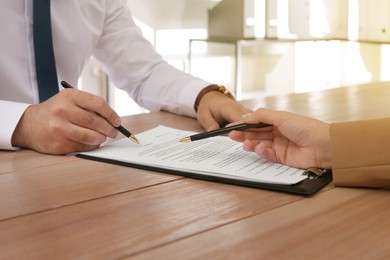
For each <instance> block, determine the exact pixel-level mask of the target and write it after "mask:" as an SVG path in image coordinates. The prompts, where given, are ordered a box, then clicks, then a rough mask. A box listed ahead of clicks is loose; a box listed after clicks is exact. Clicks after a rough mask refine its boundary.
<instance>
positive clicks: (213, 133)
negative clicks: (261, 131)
mask: <svg viewBox="0 0 390 260" xmlns="http://www.w3.org/2000/svg"><path fill="white" fill-rule="evenodd" d="M267 126H271V125H270V124H265V123H258V124H239V125H234V126H230V127H222V128H219V129H217V130H213V131H209V132H204V133H200V134H195V135H191V136H188V137H184V138H182V139H180V142H192V141H196V140H201V139H205V138H209V137H213V136H217V135H222V134H227V133H229V132H231V131H233V130H245V129H249V128H262V127H267Z"/></svg>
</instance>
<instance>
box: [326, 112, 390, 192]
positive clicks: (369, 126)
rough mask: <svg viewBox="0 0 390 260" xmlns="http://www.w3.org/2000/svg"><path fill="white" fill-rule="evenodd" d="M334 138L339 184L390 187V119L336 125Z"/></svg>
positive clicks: (335, 170)
mask: <svg viewBox="0 0 390 260" xmlns="http://www.w3.org/2000/svg"><path fill="white" fill-rule="evenodd" d="M330 135H331V140H332V160H333V161H332V165H333V168H332V169H333V181H334V184H335V185H337V186H360V187H390V118H385V119H377V120H364V121H356V122H344V123H334V124H332V125H331V127H330Z"/></svg>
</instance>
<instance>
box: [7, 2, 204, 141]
mask: <svg viewBox="0 0 390 260" xmlns="http://www.w3.org/2000/svg"><path fill="white" fill-rule="evenodd" d="M51 5H52V6H51V10H52V11H51V17H52V18H51V20H52V30H53V45H54V54H55V60H56V67H57V74H58V80H59V81H61V80H66V81H68V82H69V83H70V84H72V85H74V86H76V85H77V82H78V78H79V77H80V75H81V72H82V70H83V67H84V65H85V64H86V63H87V62H88V60H89V59H90V57H91V56H93V57H94V58H95V59H97V60H98V61H100V62H101V63H102V64H103V65H104V68H105V70H106V72H107V73H108V75H109V77H110V79H111V80H112V81H113V82H114V84H115V85H116V86H117V87H119V88H121V89H123V90H125V91H126V92H127V93H128V94H129V95H130V96H131V97H132V98H133V99H134V100H135V101H136V102H137V103H138V104H140V105H141V106H143V107H145V108H147V109H148V110H151V111H157V110H166V111H170V112H173V113H177V114H182V115H187V116H192V117H194V116H195V115H196V113H195V111H194V108H193V105H194V102H195V99H196V97H197V95H198V93H199V92H200V90H201V89H202V88H204V87H205V86H207V85H210V83H207V82H205V81H203V80H200V79H198V78H195V77H193V76H190V75H188V74H185V73H183V72H181V71H178V70H176V69H175V68H173V67H172V66H170V65H168V64H167V63H166V62H165V61H163V60H162V58H161V57H160V56H159V55H158V54H157V53H156V52H155V51H154V50H153V48H152V46H151V45H150V44H149V42H147V41H146V40H145V39H144V38H143V37H142V35H141V33H140V31H139V29H138V28H137V27H136V25H135V24H134V21H133V18H132V15H131V13H130V10H129V9H128V7H127V4H126V0H55V1H51ZM32 23H33V17H32V0H12V1H0V35H1V40H0V57H1V62H0V89H1V91H0V111H1V115H0V149H14V148H13V147H12V145H11V137H12V134H13V131H14V129H15V127H16V125H17V123H18V121H19V120H20V118H21V116H22V115H23V113H24V111H25V109H26V108H27V107H28V106H30V105H31V104H37V103H39V98H38V89H37V83H36V76H35V61H34V46H33V38H32V37H33V32H32Z"/></svg>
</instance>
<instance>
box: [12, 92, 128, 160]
mask: <svg viewBox="0 0 390 260" xmlns="http://www.w3.org/2000/svg"><path fill="white" fill-rule="evenodd" d="M120 124H121V119H120V117H119V116H118V114H117V113H115V111H114V110H113V109H112V108H111V107H110V106H109V105H108V104H107V102H106V101H105V100H104V99H102V98H101V97H98V96H96V95H93V94H91V93H87V92H84V91H77V90H71V89H64V90H62V91H60V92H59V93H58V94H56V95H54V96H53V97H51V98H50V99H48V100H46V101H45V102H42V103H39V104H36V105H30V106H28V107H27V108H26V109H25V110H24V111H23V115H22V116H21V118H20V120H19V121H18V123H17V126H16V128H15V130H14V132H13V134H12V139H11V144H12V146H14V147H22V148H28V149H32V150H35V151H38V152H41V153H45V154H58V155H60V154H61V155H62V154H68V153H74V152H82V151H90V150H93V149H96V148H98V147H99V146H100V145H101V144H102V143H104V142H105V141H106V140H107V137H109V138H116V137H117V136H118V134H119V133H118V130H117V129H115V128H114V127H115V126H117V127H118V126H120Z"/></svg>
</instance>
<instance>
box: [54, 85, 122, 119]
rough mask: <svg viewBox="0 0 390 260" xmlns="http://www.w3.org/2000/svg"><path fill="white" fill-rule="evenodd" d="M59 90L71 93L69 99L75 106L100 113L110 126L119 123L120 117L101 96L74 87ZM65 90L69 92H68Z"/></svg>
mask: <svg viewBox="0 0 390 260" xmlns="http://www.w3.org/2000/svg"><path fill="white" fill-rule="evenodd" d="M61 92H65V94H67V95H71V97H70V99H71V100H73V101H74V103H75V104H76V105H77V106H79V107H80V108H82V109H84V110H87V111H91V112H94V113H96V114H98V115H100V116H101V117H102V118H104V119H105V120H106V121H107V122H109V123H110V124H111V125H112V126H114V127H117V126H119V125H120V124H121V119H120V117H119V116H118V114H117V113H116V112H115V111H114V110H113V109H112V108H111V107H110V106H109V105H108V104H107V102H106V101H105V100H104V99H102V98H101V97H98V96H96V95H93V94H90V93H87V92H83V91H78V90H74V89H65V90H62V91H61ZM67 92H70V93H69V94H68V93H67Z"/></svg>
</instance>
